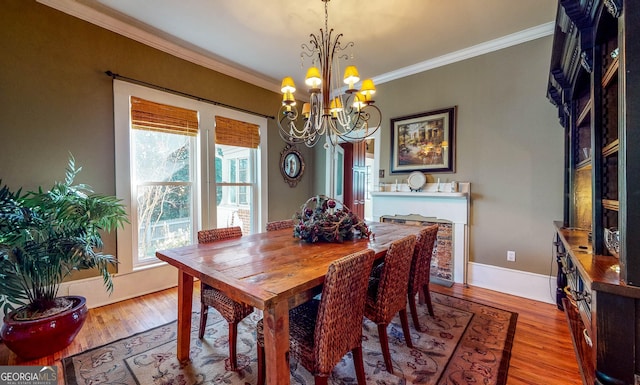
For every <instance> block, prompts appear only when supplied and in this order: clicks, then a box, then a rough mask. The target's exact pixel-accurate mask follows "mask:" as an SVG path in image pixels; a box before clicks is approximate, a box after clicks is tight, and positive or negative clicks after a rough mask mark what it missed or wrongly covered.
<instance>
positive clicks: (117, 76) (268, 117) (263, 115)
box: [104, 71, 275, 119]
mask: <svg viewBox="0 0 640 385" xmlns="http://www.w3.org/2000/svg"><path fill="white" fill-rule="evenodd" d="M104 73H105V74H106V75H107V76H109V77H111V78H113V79H119V80H124V81H127V82H129V83H134V84H139V85H143V86H146V87H149V88H153V89H156V90H160V91H165V92H169V93H172V94H175V95H179V96H184V97H186V98H189V99H195V100H197V101H200V102H205V103H210V104H213V105H216V106H221V107H226V108H230V109H232V110H236V111H241V112H246V113H247V114H252V115H257V116H261V117H263V118H267V119H275V116H271V115H265V114H261V113H259V112H255V111H250V110H246V109H244V108H240V107H234V106H230V105H228V104H224V103H220V102H216V101H215V100H211V99H206V98H202V97H200V96H195V95H191V94H187V93H185V92H181V91H177V90H172V89H170V88H166V87H162V86H158V85H156V84H151V83H147V82H145V81H142V80H137V79H133V78H128V77H126V76H122V75H119V74H116V73H113V72H111V71H105V72H104Z"/></svg>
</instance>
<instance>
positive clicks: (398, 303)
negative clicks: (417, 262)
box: [367, 235, 416, 323]
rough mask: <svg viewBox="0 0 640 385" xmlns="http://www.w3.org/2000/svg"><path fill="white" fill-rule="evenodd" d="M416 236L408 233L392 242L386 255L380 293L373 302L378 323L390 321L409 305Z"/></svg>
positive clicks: (373, 318)
mask: <svg viewBox="0 0 640 385" xmlns="http://www.w3.org/2000/svg"><path fill="white" fill-rule="evenodd" d="M415 244H416V236H415V235H408V236H406V237H404V238H401V239H398V240H397V241H394V242H392V243H391V246H390V247H389V250H388V251H387V255H385V257H384V267H383V268H382V272H381V274H380V281H379V285H378V293H377V297H376V299H375V303H373V304H372V307H373V312H374V313H375V314H372V317H369V315H367V317H369V318H370V319H372V320H373V321H375V322H376V323H380V322H383V323H389V322H391V320H392V319H393V317H394V315H395V314H396V313H397V312H398V311H400V310H401V309H405V308H406V306H407V290H408V286H409V272H410V270H411V261H412V260H413V250H414V248H415Z"/></svg>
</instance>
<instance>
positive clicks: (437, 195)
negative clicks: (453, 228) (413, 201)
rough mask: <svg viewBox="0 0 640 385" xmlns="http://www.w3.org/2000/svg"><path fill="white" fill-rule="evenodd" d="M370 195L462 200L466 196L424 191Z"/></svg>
mask: <svg viewBox="0 0 640 385" xmlns="http://www.w3.org/2000/svg"><path fill="white" fill-rule="evenodd" d="M371 195H373V196H376V195H379V196H408V197H431V198H463V197H466V196H467V195H468V193H466V192H424V191H388V192H387V191H384V192H382V191H377V192H372V193H371Z"/></svg>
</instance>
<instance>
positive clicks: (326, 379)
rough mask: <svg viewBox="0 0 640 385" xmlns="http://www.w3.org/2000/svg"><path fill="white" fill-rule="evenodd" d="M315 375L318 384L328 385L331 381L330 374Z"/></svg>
mask: <svg viewBox="0 0 640 385" xmlns="http://www.w3.org/2000/svg"><path fill="white" fill-rule="evenodd" d="M313 377H314V379H315V383H316V385H327V384H328V383H329V376H321V375H315V376H313Z"/></svg>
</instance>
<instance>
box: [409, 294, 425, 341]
mask: <svg viewBox="0 0 640 385" xmlns="http://www.w3.org/2000/svg"><path fill="white" fill-rule="evenodd" d="M408 301H409V310H411V319H412V320H413V327H415V328H416V330H417V331H419V332H421V331H422V328H420V321H418V310H417V309H416V297H415V296H414V295H411V294H409V295H408Z"/></svg>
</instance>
